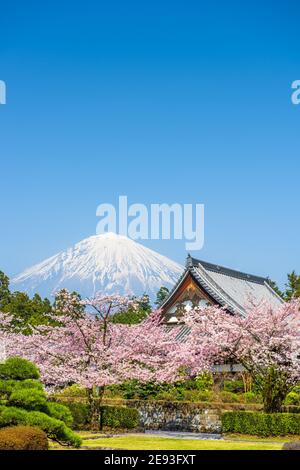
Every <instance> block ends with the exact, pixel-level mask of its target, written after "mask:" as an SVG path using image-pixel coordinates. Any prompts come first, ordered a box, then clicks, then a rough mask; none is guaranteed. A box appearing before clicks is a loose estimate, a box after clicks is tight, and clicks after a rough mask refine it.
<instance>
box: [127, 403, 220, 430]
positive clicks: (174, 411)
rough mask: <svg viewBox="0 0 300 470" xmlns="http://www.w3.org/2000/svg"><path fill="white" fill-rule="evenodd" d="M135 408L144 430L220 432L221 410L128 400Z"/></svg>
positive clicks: (192, 405) (199, 406)
mask: <svg viewBox="0 0 300 470" xmlns="http://www.w3.org/2000/svg"><path fill="white" fill-rule="evenodd" d="M126 404H127V406H132V407H134V408H137V409H138V410H139V413H140V420H141V421H140V424H141V427H142V428H144V429H145V430H155V431H157V430H160V431H188V432H203V433H220V432H221V411H220V410H219V409H213V408H210V407H204V406H201V405H199V404H196V403H195V404H193V403H180V402H159V401H155V402H154V401H137V400H128V401H127V403H126Z"/></svg>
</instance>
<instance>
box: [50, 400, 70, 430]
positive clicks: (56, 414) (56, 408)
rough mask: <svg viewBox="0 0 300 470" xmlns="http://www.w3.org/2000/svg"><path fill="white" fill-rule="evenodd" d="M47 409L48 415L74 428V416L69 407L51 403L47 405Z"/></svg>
mask: <svg viewBox="0 0 300 470" xmlns="http://www.w3.org/2000/svg"><path fill="white" fill-rule="evenodd" d="M47 407H48V414H49V415H50V416H52V418H56V419H60V420H61V421H63V422H64V423H65V424H66V425H67V426H72V424H73V416H72V413H71V411H70V409H69V408H68V407H67V406H65V405H61V404H60V403H55V402H50V403H48V404H47Z"/></svg>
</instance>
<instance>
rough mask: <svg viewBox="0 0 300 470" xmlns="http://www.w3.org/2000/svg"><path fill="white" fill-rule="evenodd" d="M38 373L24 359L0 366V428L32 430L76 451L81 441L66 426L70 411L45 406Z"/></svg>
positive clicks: (45, 400) (70, 419) (58, 407)
mask: <svg viewBox="0 0 300 470" xmlns="http://www.w3.org/2000/svg"><path fill="white" fill-rule="evenodd" d="M38 377H39V373H38V370H37V368H36V366H35V365H34V364H32V363H31V362H29V361H26V360H25V359H22V358H19V357H14V358H10V359H8V360H6V361H5V363H3V364H0V398H1V402H0V428H1V427H6V426H13V425H25V426H26V425H28V426H36V427H38V428H40V429H41V430H42V431H45V433H46V434H47V436H48V437H49V438H50V439H53V440H56V441H57V442H60V443H61V444H65V445H71V446H74V447H79V446H80V444H81V439H80V438H79V437H78V436H76V435H75V434H74V433H73V431H72V430H71V429H69V428H68V427H67V425H66V424H69V423H71V422H72V416H71V413H70V411H69V410H68V409H67V408H65V407H63V406H62V405H58V406H55V405H53V406H52V405H51V404H50V405H49V404H48V401H47V396H46V393H45V391H44V389H43V386H42V384H41V383H39V381H38V380H37V379H38Z"/></svg>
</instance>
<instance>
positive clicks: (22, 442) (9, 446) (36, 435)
mask: <svg viewBox="0 0 300 470" xmlns="http://www.w3.org/2000/svg"><path fill="white" fill-rule="evenodd" d="M0 450H48V438H47V435H46V433H44V431H42V430H41V429H38V428H34V427H31V426H13V427H9V428H3V429H0Z"/></svg>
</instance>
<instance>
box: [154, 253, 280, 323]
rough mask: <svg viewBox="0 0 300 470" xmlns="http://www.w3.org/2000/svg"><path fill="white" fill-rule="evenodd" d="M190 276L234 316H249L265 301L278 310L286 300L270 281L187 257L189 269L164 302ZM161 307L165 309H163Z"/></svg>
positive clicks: (187, 267)
mask: <svg viewBox="0 0 300 470" xmlns="http://www.w3.org/2000/svg"><path fill="white" fill-rule="evenodd" d="M188 273H190V274H191V275H192V276H193V278H194V279H195V281H196V282H197V283H198V284H199V286H200V287H202V288H203V289H204V290H205V291H206V292H207V293H208V294H209V295H210V296H211V297H212V298H213V299H214V300H215V301H216V302H217V303H218V304H219V305H221V306H222V307H226V308H227V310H229V311H230V312H231V313H238V314H240V315H243V316H244V315H246V311H247V307H250V306H251V305H258V304H259V303H261V302H263V301H266V302H267V303H268V304H270V305H271V306H272V307H274V308H278V307H279V306H280V305H281V304H282V303H283V300H282V299H281V298H280V297H279V296H278V295H277V293H276V292H274V290H273V289H272V288H271V287H270V285H269V283H268V279H266V278H264V277H260V276H255V275H253V274H248V273H244V272H241V271H236V270H234V269H229V268H225V267H223V266H218V265H216V264H212V263H207V262H206V261H201V260H197V259H195V258H192V257H191V256H188V258H187V264H186V270H185V271H184V273H183V275H182V276H181V278H180V279H179V281H178V283H177V284H176V286H175V287H174V289H173V291H172V292H171V293H170V295H169V297H168V298H167V299H166V301H165V302H164V304H163V306H164V305H166V304H167V303H168V301H169V300H170V299H171V297H172V295H173V294H174V293H175V291H176V290H177V289H178V287H179V286H180V284H181V283H182V281H183V280H184V279H185V277H186V276H187V275H188ZM163 306H162V307H163Z"/></svg>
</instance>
